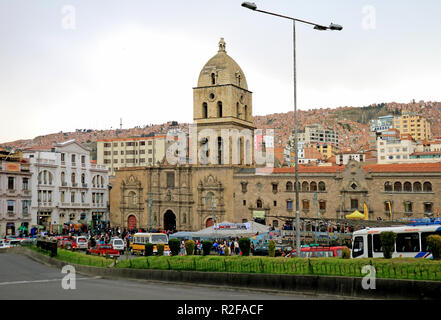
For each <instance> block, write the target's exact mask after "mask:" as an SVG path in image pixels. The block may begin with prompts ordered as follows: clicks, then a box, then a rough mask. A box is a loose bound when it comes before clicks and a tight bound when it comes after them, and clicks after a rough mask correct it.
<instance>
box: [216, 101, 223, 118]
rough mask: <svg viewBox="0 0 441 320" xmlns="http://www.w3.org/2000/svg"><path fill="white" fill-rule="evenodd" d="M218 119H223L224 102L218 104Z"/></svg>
mask: <svg viewBox="0 0 441 320" xmlns="http://www.w3.org/2000/svg"><path fill="white" fill-rule="evenodd" d="M217 117H218V118H222V101H218V102H217Z"/></svg>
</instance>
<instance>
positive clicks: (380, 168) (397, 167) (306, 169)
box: [256, 162, 441, 174]
mask: <svg viewBox="0 0 441 320" xmlns="http://www.w3.org/2000/svg"><path fill="white" fill-rule="evenodd" d="M345 168H346V166H343V165H342V166H338V165H332V166H316V165H315V166H308V165H299V173H338V172H342V171H343V170H344V169H345ZM362 168H363V169H364V170H365V171H367V172H372V173H380V172H410V173H412V172H440V173H441V162H437V163H418V164H413V163H402V164H401V163H400V164H368V165H364V166H362ZM256 171H257V172H259V173H292V174H294V172H295V167H289V168H258V169H256Z"/></svg>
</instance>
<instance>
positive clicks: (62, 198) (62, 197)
mask: <svg viewBox="0 0 441 320" xmlns="http://www.w3.org/2000/svg"><path fill="white" fill-rule="evenodd" d="M60 198H61V202H64V191H61V194H60Z"/></svg>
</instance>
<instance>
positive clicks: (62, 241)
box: [54, 236, 71, 248]
mask: <svg viewBox="0 0 441 320" xmlns="http://www.w3.org/2000/svg"><path fill="white" fill-rule="evenodd" d="M54 239H56V240H57V246H58V247H59V248H66V247H68V246H69V247H70V246H71V241H70V240H69V237H68V236H59V237H55V238H54Z"/></svg>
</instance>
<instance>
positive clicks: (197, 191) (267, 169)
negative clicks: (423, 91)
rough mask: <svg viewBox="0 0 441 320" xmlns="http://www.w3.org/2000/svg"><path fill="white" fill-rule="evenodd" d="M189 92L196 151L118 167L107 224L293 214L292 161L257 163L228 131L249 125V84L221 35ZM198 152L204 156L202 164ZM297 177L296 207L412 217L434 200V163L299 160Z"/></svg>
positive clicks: (439, 184)
mask: <svg viewBox="0 0 441 320" xmlns="http://www.w3.org/2000/svg"><path fill="white" fill-rule="evenodd" d="M193 93H194V105H193V115H194V122H195V125H196V127H195V128H194V129H191V128H190V132H191V131H192V130H193V131H194V132H196V133H197V136H196V137H193V138H192V136H191V135H190V140H191V141H190V148H191V146H195V145H196V146H197V148H196V149H197V150H196V152H195V151H194V149H193V150H192V151H189V153H188V154H189V159H188V160H189V161H187V162H186V163H177V164H172V162H171V161H169V160H170V158H168V157H164V159H163V160H162V161H161V163H159V164H158V163H156V164H152V165H150V166H142V167H131V168H120V169H119V170H117V171H116V175H115V180H114V183H113V187H112V190H111V193H110V219H111V225H112V226H120V227H123V228H129V229H131V228H145V229H150V228H153V229H158V228H162V229H167V230H171V229H177V230H191V231H195V230H200V229H201V228H204V227H206V226H209V225H211V224H212V222H213V220H215V221H218V222H220V221H224V220H228V221H231V222H236V223H237V222H245V221H250V220H255V221H258V222H260V223H264V224H271V225H274V226H281V224H283V222H284V221H285V218H286V217H293V216H294V215H295V207H294V203H295V189H294V188H295V183H294V168H292V167H291V168H274V167H272V166H271V165H269V164H268V163H267V164H262V165H259V166H257V165H256V164H255V163H257V159H259V158H260V156H259V154H258V153H257V151H263V150H257V149H256V153H254V144H253V141H254V140H253V139H249V138H248V137H247V136H245V135H239V136H238V137H236V139H235V135H234V134H232V135H230V136H226V135H225V131H229V132H234V131H235V130H237V131H240V132H243V131H246V130H248V131H249V132H251V133H254V130H255V128H254V127H253V119H252V93H251V92H250V91H249V90H248V87H247V82H246V79H245V74H244V73H243V71H242V70H241V68H240V67H239V65H238V64H237V63H236V62H235V61H234V60H233V59H232V58H231V57H230V56H228V55H227V54H226V50H225V42H224V41H223V39H221V41H220V42H219V51H218V53H217V54H216V55H215V56H214V57H213V58H212V59H210V60H209V61H208V62H207V64H206V65H205V66H204V67H203V69H202V71H201V73H200V75H199V80H198V85H197V87H195V88H193ZM204 129H210V134H208V135H206V134H205V133H206V132H205V131H204ZM333 139H334V140H335V142H336V143H337V137H336V136H335V137H334V138H333ZM207 146H211V147H210V148H207ZM204 157H205V158H210V159H211V161H209V162H208V164H204V163H205V162H204V161H203V160H204ZM299 181H300V183H299V195H300V199H299V202H300V214H301V216H302V217H311V218H315V217H326V218H342V217H344V216H345V215H346V214H348V213H352V212H353V211H354V210H356V209H358V210H359V211H362V210H363V207H364V204H366V205H367V207H368V209H369V218H370V219H374V220H376V219H378V218H381V219H398V218H409V217H413V218H417V217H418V218H419V217H424V216H430V215H433V214H436V212H437V209H438V208H439V207H440V206H441V197H440V196H439V194H440V190H441V164H420V165H417V166H412V165H407V164H402V165H395V164H393V165H363V164H362V163H360V162H357V161H354V160H351V161H349V162H348V163H347V165H342V166H338V165H328V166H311V165H299ZM391 186H392V187H391ZM389 203H391V209H389Z"/></svg>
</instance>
